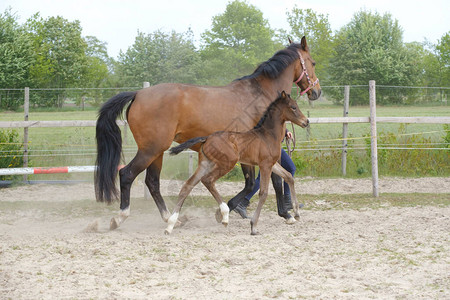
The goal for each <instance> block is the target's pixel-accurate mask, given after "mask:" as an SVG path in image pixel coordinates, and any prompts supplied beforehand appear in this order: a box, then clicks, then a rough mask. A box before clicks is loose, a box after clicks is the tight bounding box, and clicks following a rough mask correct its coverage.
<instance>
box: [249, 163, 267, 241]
mask: <svg viewBox="0 0 450 300" xmlns="http://www.w3.org/2000/svg"><path fill="white" fill-rule="evenodd" d="M259 167H260V172H261V186H260V188H259V202H258V206H257V207H256V210H255V212H254V214H253V217H252V219H251V221H250V226H251V235H257V234H259V233H258V230H257V229H256V226H257V225H258V220H259V215H260V214H261V210H262V207H263V205H264V203H265V202H266V199H267V195H268V193H269V181H270V173H271V172H272V171H271V169H272V168H271V167H270V166H261V165H260V166H259Z"/></svg>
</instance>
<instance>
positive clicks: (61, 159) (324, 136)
mask: <svg viewBox="0 0 450 300" xmlns="http://www.w3.org/2000/svg"><path fill="white" fill-rule="evenodd" d="M299 106H300V109H301V110H302V111H303V113H304V114H305V115H306V114H307V113H309V116H310V117H314V118H320V117H341V116H342V114H343V112H342V111H343V109H342V107H341V106H337V105H331V104H326V103H325V104H324V103H320V102H318V103H315V105H314V107H311V106H310V105H309V104H308V103H306V102H305V101H299ZM369 114H370V111H369V107H368V106H356V107H350V109H349V116H350V117H359V116H369ZM0 116H1V117H0V119H1V120H2V121H21V120H23V112H0ZM377 116H379V117H391V116H396V117H397V116H398V117H402V116H404V117H412V116H450V107H449V106H380V107H377ZM96 117H97V110H94V109H92V108H91V109H89V110H87V111H74V110H71V111H50V112H46V111H37V112H33V111H32V112H30V115H29V120H39V121H48V120H96ZM288 129H290V130H291V126H290V125H289V126H288ZM399 131H401V133H402V134H405V135H406V136H410V135H412V134H415V135H412V136H416V137H423V138H424V139H426V140H427V141H429V142H433V143H442V142H443V137H444V136H445V135H446V132H445V130H444V127H443V125H441V124H408V125H406V126H405V125H402V124H390V123H389V124H386V123H384V124H381V123H379V124H378V135H379V136H383V135H389V134H393V135H398V133H399ZM18 132H19V135H20V139H22V136H23V130H22V129H18ZM295 132H296V137H297V148H305V149H306V148H311V147H312V148H316V149H328V150H329V149H334V147H336V146H340V145H342V141H341V140H339V138H341V136H342V124H313V125H312V126H311V129H310V135H309V138H308V136H307V131H306V130H305V129H302V128H299V127H297V126H296V127H295ZM368 134H370V126H369V124H365V123H361V124H349V137H350V138H352V140H351V141H350V142H349V145H350V147H354V148H361V147H366V145H365V141H364V139H363V137H364V136H366V135H368ZM126 135H127V138H126V139H125V140H124V155H125V161H126V162H129V160H130V159H131V158H132V157H133V156H134V154H135V151H136V146H135V142H134V139H133V136H132V134H131V132H130V131H129V130H127V134H126ZM29 140H30V143H29V148H30V165H31V166H35V167H45V166H67V165H93V164H94V162H95V155H96V143H95V128H94V127H66V128H30V129H29ZM379 146H381V147H382V146H383V144H381V145H380V141H379ZM350 151H351V149H350ZM355 151H356V152H357V151H360V152H366V150H355ZM398 151H400V150H398ZM422 151H423V150H422ZM431 151H437V150H431ZM305 152H307V154H305ZM321 152H324V153H322V154H321V157H320V159H321V160H322V161H323V160H325V159H327V158H330V157H331V158H332V159H333V160H336V159H337V160H339V159H340V158H339V157H337V156H338V154H339V153H340V151H339V150H336V151H334V152H331V154H330V151H328V154H327V151H321ZM338 152H339V153H338ZM441 152H443V153H442V154H443V155H444V160H445V159H446V157H447V159H448V151H446V150H444V151H441ZM311 153H314V151H304V152H302V153H301V154H300V155H304V156H308V155H309V156H314V154H311ZM442 154H441V156H442ZM339 155H340V154H339ZM187 157H188V154H181V155H180V156H178V157H168V156H166V158H165V162H164V169H163V177H170V178H173V177H177V178H184V177H185V176H187V172H188V171H187V170H188V160H187ZM194 157H196V156H194ZM316 157H317V155H316ZM419 159H420V157H419ZM426 159H427V158H426ZM313 160H314V157H311V159H310V160H308V161H307V163H309V164H312V162H313ZM349 163H350V165H351V163H352V162H351V161H350V162H349ZM319 164H320V161H319ZM335 164H336V166H337V165H339V164H340V162H339V161H338V162H336V163H335ZM359 164H361V163H359ZM326 168H336V167H335V166H327V167H326ZM352 168H356V169H357V168H363V169H364V168H366V169H367V166H358V162H356V163H355V166H352ZM446 168H447V169H448V160H447V167H446ZM356 169H355V170H356ZM366 171H367V170H366ZM305 172H307V170H306V169H305ZM237 173H239V172H237ZM321 173H323V174H322V176H331V177H333V176H337V175H338V174H339V171H338V170H335V172H334V173H327V172H322V171H321V170H318V171H316V172H315V173H314V174H308V173H304V174H302V176H308V175H314V176H321ZM365 173H367V172H361V173H356V171H355V172H353V173H351V174H349V176H359V175H362V176H369V174H365ZM430 175H439V174H430ZM441 175H442V174H441ZM413 176H414V175H413ZM49 177H52V178H49ZM68 177H70V178H71V179H90V178H92V174H69V175H68V174H62V175H40V176H37V175H34V176H32V178H31V179H36V180H39V179H67V178H68Z"/></svg>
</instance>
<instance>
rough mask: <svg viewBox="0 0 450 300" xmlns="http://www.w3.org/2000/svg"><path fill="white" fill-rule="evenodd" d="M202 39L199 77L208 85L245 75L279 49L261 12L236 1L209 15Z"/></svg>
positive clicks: (272, 32)
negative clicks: (200, 74)
mask: <svg viewBox="0 0 450 300" xmlns="http://www.w3.org/2000/svg"><path fill="white" fill-rule="evenodd" d="M202 38H203V49H202V51H201V55H202V58H203V62H204V70H203V71H204V74H205V75H204V76H203V77H204V78H205V79H206V81H207V82H206V83H208V84H226V83H229V82H230V81H232V80H233V79H236V78H238V77H242V76H244V75H248V74H250V73H252V72H253V71H254V70H255V69H256V67H257V65H258V64H260V63H262V62H263V61H265V60H267V59H268V58H270V57H271V56H272V55H273V54H274V52H275V50H276V49H279V48H281V45H277V43H276V42H274V38H275V34H274V31H273V30H272V29H271V28H270V26H269V23H268V21H267V20H266V19H264V18H263V14H262V12H261V11H260V10H259V9H258V8H256V7H255V6H253V5H250V4H247V3H246V2H242V1H237V0H235V1H233V2H230V3H228V5H227V8H226V10H225V12H224V13H223V14H219V15H217V16H215V17H213V21H212V27H211V30H207V31H206V32H205V33H203V34H202ZM206 74H209V76H207V75H206Z"/></svg>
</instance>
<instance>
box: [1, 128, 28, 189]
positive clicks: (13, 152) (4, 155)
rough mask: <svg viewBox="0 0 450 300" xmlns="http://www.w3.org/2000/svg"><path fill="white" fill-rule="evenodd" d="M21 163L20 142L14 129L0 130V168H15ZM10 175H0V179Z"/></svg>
mask: <svg viewBox="0 0 450 300" xmlns="http://www.w3.org/2000/svg"><path fill="white" fill-rule="evenodd" d="M22 165H23V152H22V143H20V141H19V134H18V133H17V131H16V130H8V131H6V130H0V168H17V167H21V166H22ZM11 178H12V176H0V179H1V180H8V179H11Z"/></svg>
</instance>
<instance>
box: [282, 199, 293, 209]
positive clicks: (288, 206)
mask: <svg viewBox="0 0 450 300" xmlns="http://www.w3.org/2000/svg"><path fill="white" fill-rule="evenodd" d="M283 197H284V207H286V209H287V210H291V209H292V208H293V207H292V201H291V195H284V196H283Z"/></svg>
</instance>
